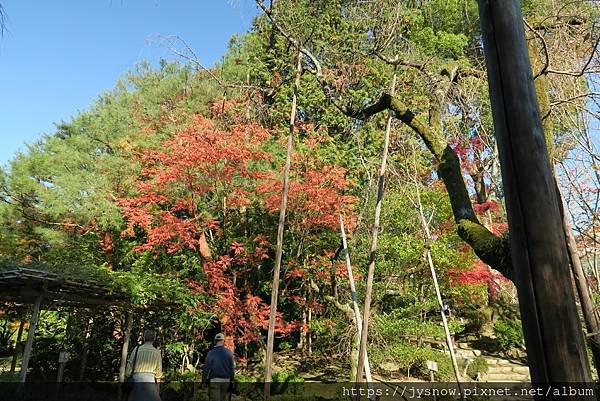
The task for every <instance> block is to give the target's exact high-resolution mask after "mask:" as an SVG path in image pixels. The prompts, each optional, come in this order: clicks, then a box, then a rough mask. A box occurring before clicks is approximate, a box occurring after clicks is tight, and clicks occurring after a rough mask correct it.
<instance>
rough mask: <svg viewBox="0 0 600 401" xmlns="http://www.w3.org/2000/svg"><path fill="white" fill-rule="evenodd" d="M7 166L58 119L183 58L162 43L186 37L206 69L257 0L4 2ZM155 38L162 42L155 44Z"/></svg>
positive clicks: (2, 94)
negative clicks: (120, 83)
mask: <svg viewBox="0 0 600 401" xmlns="http://www.w3.org/2000/svg"><path fill="white" fill-rule="evenodd" d="M0 4H2V5H3V6H4V8H5V11H6V14H7V32H6V33H5V34H4V37H2V38H0V165H2V164H5V163H6V162H7V161H8V160H10V159H11V158H12V157H13V156H14V154H15V152H17V151H18V150H21V151H23V150H25V149H26V147H25V146H24V144H25V143H31V142H33V141H35V140H36V139H37V138H40V137H41V136H42V134H44V133H51V132H53V130H54V122H58V121H61V120H68V119H69V118H70V117H71V116H72V115H75V114H77V112H78V111H79V110H84V109H86V108H87V107H88V106H89V105H90V104H91V103H92V102H93V100H94V99H95V98H96V97H97V96H98V95H99V94H100V93H102V92H104V91H106V90H109V89H111V88H112V87H113V85H114V84H115V82H116V80H117V79H118V78H119V77H120V76H121V75H123V74H124V73H125V72H127V71H128V70H130V69H132V68H133V67H134V66H135V64H137V63H139V62H140V61H142V60H148V61H150V62H152V63H153V64H156V62H157V61H158V60H159V59H160V58H165V59H168V60H173V59H176V56H174V55H173V54H172V53H170V51H169V50H167V49H165V48H164V47H162V46H160V45H159V44H158V43H156V37H157V36H158V35H179V36H180V37H181V38H183V39H184V40H185V41H186V42H188V43H189V44H191V45H192V47H193V48H194V49H195V51H196V53H197V55H198V57H199V58H200V59H201V61H202V62H203V63H205V65H212V64H213V63H214V62H215V61H216V60H219V59H220V57H221V56H222V55H223V54H224V53H225V51H226V49H227V44H228V42H229V38H230V37H231V35H232V34H234V33H243V32H245V31H246V30H247V29H248V28H249V26H250V24H251V22H252V18H253V17H254V15H256V13H257V12H258V11H257V9H256V7H255V6H254V2H253V1H251V0H83V1H82V0H56V1H40V0H0ZM152 38H154V39H155V40H152Z"/></svg>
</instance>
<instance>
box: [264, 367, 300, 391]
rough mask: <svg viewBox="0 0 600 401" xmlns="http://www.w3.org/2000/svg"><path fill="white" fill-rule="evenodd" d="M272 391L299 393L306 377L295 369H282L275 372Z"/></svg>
mask: <svg viewBox="0 0 600 401" xmlns="http://www.w3.org/2000/svg"><path fill="white" fill-rule="evenodd" d="M272 380H273V383H272V384H271V392H272V393H273V394H298V393H299V392H300V391H301V390H302V385H303V383H304V379H303V378H302V377H300V376H299V375H298V372H296V371H295V370H282V371H279V372H277V373H275V374H273V379H272Z"/></svg>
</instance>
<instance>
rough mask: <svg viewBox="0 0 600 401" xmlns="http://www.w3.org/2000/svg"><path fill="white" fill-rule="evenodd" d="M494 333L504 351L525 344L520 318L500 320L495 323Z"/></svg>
mask: <svg viewBox="0 0 600 401" xmlns="http://www.w3.org/2000/svg"><path fill="white" fill-rule="evenodd" d="M494 334H495V335H496V339H497V340H498V345H499V346H500V349H501V350H502V351H508V350H510V349H511V348H515V347H522V346H523V328H522V326H521V322H520V321H518V320H513V319H502V320H498V321H497V322H496V323H494Z"/></svg>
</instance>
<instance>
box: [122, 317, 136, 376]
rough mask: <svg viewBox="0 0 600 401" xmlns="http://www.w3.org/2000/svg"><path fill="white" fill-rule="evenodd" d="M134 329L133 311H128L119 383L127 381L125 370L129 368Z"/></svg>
mask: <svg viewBox="0 0 600 401" xmlns="http://www.w3.org/2000/svg"><path fill="white" fill-rule="evenodd" d="M132 327H133V311H131V310H129V311H127V318H126V321H125V333H124V334H125V336H124V339H123V348H122V349H121V364H120V366H119V382H121V383H123V382H124V381H125V368H126V366H127V352H128V351H129V341H130V340H131V329H132Z"/></svg>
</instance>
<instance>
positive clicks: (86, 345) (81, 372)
mask: <svg viewBox="0 0 600 401" xmlns="http://www.w3.org/2000/svg"><path fill="white" fill-rule="evenodd" d="M93 326H94V318H92V317H90V319H89V320H88V323H87V326H86V328H85V340H84V343H83V349H82V350H81V366H80V367H79V381H82V380H83V377H84V376H85V368H86V367H87V358H88V354H89V352H90V341H91V338H92V329H93Z"/></svg>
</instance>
